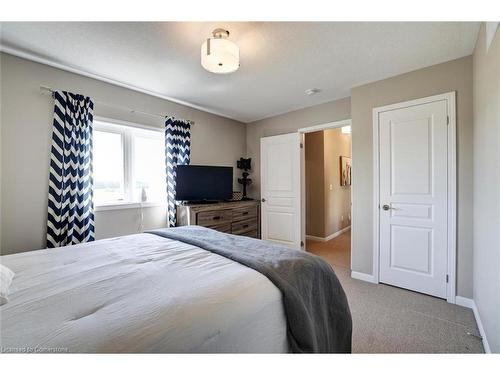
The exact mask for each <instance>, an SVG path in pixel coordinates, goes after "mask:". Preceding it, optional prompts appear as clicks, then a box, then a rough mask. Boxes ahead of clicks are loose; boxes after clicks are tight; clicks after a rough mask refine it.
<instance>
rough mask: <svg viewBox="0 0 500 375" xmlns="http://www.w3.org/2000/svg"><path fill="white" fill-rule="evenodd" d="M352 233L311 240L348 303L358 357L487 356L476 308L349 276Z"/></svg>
mask: <svg viewBox="0 0 500 375" xmlns="http://www.w3.org/2000/svg"><path fill="white" fill-rule="evenodd" d="M350 243H351V242H350V232H346V233H344V234H342V235H340V236H338V237H336V238H334V239H333V240H331V241H328V242H316V241H307V243H306V248H307V250H308V251H310V252H311V253H314V254H316V255H319V256H321V257H323V258H324V259H325V260H326V261H327V262H329V263H330V264H331V265H332V266H333V268H334V270H335V272H336V274H337V276H338V278H339V280H340V282H341V283H342V286H343V287H344V290H345V292H346V294H347V298H348V300H349V306H350V308H351V313H352V319H353V352H354V353H483V346H482V343H481V339H480V338H479V336H478V335H479V332H478V329H477V325H476V321H475V319H474V314H473V312H472V310H471V309H468V308H465V307H461V306H457V305H452V304H449V303H447V302H446V301H444V300H441V299H439V298H434V297H430V296H427V295H424V294H419V293H415V292H411V291H408V290H405V289H400V288H396V287H392V286H388V285H384V284H378V285H377V284H371V283H367V282H364V281H360V280H356V279H352V278H351V277H350Z"/></svg>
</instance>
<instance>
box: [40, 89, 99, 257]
mask: <svg viewBox="0 0 500 375" xmlns="http://www.w3.org/2000/svg"><path fill="white" fill-rule="evenodd" d="M54 100H55V105H54V122H53V129H52V149H51V156H50V172H49V203H48V217H47V247H49V248H53V247H59V246H66V245H72V244H77V243H81V242H88V241H93V240H94V206H93V202H92V185H93V181H92V121H93V109H94V103H93V102H92V100H91V99H90V98H89V97H86V96H83V95H78V94H72V93H69V92H66V91H56V92H54Z"/></svg>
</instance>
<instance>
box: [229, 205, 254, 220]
mask: <svg viewBox="0 0 500 375" xmlns="http://www.w3.org/2000/svg"><path fill="white" fill-rule="evenodd" d="M256 217H257V206H253V207H240V208H235V209H233V221H240V220H245V219H249V218H256Z"/></svg>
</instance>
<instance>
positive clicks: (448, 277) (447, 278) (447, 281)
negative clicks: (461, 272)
mask: <svg viewBox="0 0 500 375" xmlns="http://www.w3.org/2000/svg"><path fill="white" fill-rule="evenodd" d="M449 282H450V275H446V283H447V284H448V283H449Z"/></svg>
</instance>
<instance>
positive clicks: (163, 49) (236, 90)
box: [2, 22, 479, 122]
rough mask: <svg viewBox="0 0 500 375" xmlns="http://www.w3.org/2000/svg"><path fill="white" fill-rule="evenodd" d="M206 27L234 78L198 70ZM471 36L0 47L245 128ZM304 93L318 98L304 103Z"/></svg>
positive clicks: (302, 30) (334, 30)
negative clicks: (235, 61) (236, 58)
mask: <svg viewBox="0 0 500 375" xmlns="http://www.w3.org/2000/svg"><path fill="white" fill-rule="evenodd" d="M216 27H223V28H227V29H228V30H229V31H230V32H231V36H230V39H231V40H232V41H234V42H236V43H237V44H238V45H239V46H240V56H241V67H240V69H239V70H238V71H237V72H235V73H232V74H229V75H216V74H213V73H209V72H207V71H205V70H204V69H203V68H202V67H201V65H200V46H201V44H202V42H203V41H204V39H205V38H207V37H208V36H209V35H210V33H211V31H212V29H214V28H216ZM478 30H479V23H467V22H452V23H447V22H439V23H431V22H423V23H384V22H374V23H369V22H366V23H359V22H356V23H345V22H344V23H343V22H303V23H302V22H235V23H231V22H202V23H197V22H194V23H192V22H152V23H146V22H133V23H129V22H103V23H98V22H86V23H85V22H75V23H48V22H47V23H45V22H44V23H27V22H19V23H17V22H14V23H3V24H2V45H3V46H4V47H7V48H6V51H10V52H12V51H17V52H24V53H26V52H27V53H29V54H31V55H33V56H35V57H41V58H43V59H45V60H46V61H48V62H51V63H56V64H62V65H64V66H67V67H69V68H73V69H79V70H81V71H84V72H86V73H90V74H95V75H98V76H100V77H103V78H107V79H112V80H116V81H118V82H120V83H123V84H128V85H131V86H135V87H137V88H140V89H143V90H147V91H150V92H153V93H156V94H158V95H161V96H164V97H170V98H173V99H176V100H179V101H183V102H187V103H190V104H192V105H193V106H196V107H199V108H203V109H206V110H208V111H210V112H214V113H218V114H222V115H224V116H226V117H230V118H233V119H237V120H240V121H243V122H251V121H255V120H258V119H262V118H265V117H269V116H273V115H276V114H280V113H284V112H288V111H291V110H295V109H299V108H303V107H308V106H311V105H315V104H320V103H324V102H327V101H330V100H334V99H339V98H343V97H346V96H349V95H350V89H351V88H352V87H355V86H357V85H361V84H364V83H368V82H372V81H376V80H380V79H383V78H387V77H390V76H394V75H397V74H401V73H405V72H408V71H411V70H415V69H419V68H423V67H426V66H430V65H434V64H437V63H441V62H445V61H448V60H453V59H456V58H459V57H463V56H467V55H470V54H471V53H472V51H473V48H474V44H475V41H476V38H477V33H478ZM313 87H314V88H320V89H321V92H320V93H318V94H316V95H314V96H307V95H305V94H304V90H306V89H308V88H313Z"/></svg>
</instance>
